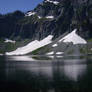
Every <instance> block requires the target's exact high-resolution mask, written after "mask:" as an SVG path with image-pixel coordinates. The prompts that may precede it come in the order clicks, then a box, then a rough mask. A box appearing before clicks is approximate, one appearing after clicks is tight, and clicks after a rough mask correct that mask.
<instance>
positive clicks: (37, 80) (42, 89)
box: [0, 56, 92, 92]
mask: <svg viewBox="0 0 92 92" xmlns="http://www.w3.org/2000/svg"><path fill="white" fill-rule="evenodd" d="M0 90H2V92H4V91H9V92H14V91H15V92H24V91H25V92H92V59H91V58H88V57H87V58H62V59H53V60H35V59H32V58H31V57H29V56H16V57H14V56H12V57H5V56H2V57H0ZM0 92H1V91H0Z"/></svg>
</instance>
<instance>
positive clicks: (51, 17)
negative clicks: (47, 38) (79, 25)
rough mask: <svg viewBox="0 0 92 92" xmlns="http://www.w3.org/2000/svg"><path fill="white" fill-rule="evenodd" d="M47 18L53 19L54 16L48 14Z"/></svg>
mask: <svg viewBox="0 0 92 92" xmlns="http://www.w3.org/2000/svg"><path fill="white" fill-rule="evenodd" d="M46 18H47V19H53V18H54V16H46Z"/></svg>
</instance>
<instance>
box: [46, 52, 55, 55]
mask: <svg viewBox="0 0 92 92" xmlns="http://www.w3.org/2000/svg"><path fill="white" fill-rule="evenodd" d="M53 54H54V51H52V52H49V53H47V54H46V55H53Z"/></svg>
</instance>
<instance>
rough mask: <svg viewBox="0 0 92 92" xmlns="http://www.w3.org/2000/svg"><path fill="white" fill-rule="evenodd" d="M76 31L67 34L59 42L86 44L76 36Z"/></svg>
mask: <svg viewBox="0 0 92 92" xmlns="http://www.w3.org/2000/svg"><path fill="white" fill-rule="evenodd" d="M76 31H77V29H75V30H74V31H72V32H71V33H69V34H68V35H67V36H65V37H63V38H62V39H60V40H59V42H65V43H67V42H72V43H73V44H87V42H86V41H85V40H84V39H83V38H81V37H80V36H79V35H77V34H76Z"/></svg>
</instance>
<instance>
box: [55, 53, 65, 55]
mask: <svg viewBox="0 0 92 92" xmlns="http://www.w3.org/2000/svg"><path fill="white" fill-rule="evenodd" d="M63 53H64V52H57V53H56V54H57V55H60V54H63Z"/></svg>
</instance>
